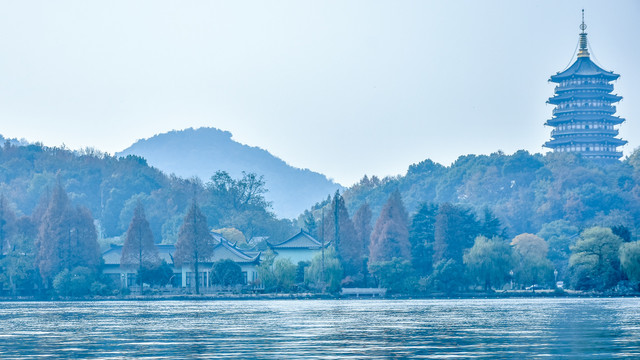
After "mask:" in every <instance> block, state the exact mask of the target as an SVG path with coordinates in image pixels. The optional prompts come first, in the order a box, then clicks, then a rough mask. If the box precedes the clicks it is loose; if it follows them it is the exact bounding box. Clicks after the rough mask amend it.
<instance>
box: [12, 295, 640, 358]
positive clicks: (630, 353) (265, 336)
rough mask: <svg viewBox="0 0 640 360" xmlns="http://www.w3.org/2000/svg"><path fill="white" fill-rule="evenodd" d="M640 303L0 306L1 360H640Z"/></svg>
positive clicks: (307, 302)
mask: <svg viewBox="0 0 640 360" xmlns="http://www.w3.org/2000/svg"><path fill="white" fill-rule="evenodd" d="M639 305H640V300H638V299H498V300H495V299H490V300H485V299H471V300H399V301H389V300H360V301H358V300H354V301H345V300H335V301H325V300H293V301H285V300H278V301H260V300H259V301H149V302H27V303H16V302H9V303H0V358H2V359H11V358H15V359H29V358H31V359H32V358H42V357H53V358H60V357H62V358H101V359H121V358H130V357H136V358H158V357H164V358H185V357H186V358H271V359H282V358H323V359H325V358H336V359H338V358H339V359H344V358H363V357H377V358H438V359H439V358H443V357H451V358H469V357H473V358H523V357H524V358H529V357H533V356H547V357H550V358H554V359H557V358H581V359H584V358H602V359H609V358H625V357H627V358H638V357H640V306H639ZM523 354H524V356H523Z"/></svg>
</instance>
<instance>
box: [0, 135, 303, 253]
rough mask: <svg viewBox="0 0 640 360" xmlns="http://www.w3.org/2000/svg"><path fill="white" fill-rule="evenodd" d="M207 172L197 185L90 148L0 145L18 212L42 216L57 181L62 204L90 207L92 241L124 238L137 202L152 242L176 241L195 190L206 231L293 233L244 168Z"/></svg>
mask: <svg viewBox="0 0 640 360" xmlns="http://www.w3.org/2000/svg"><path fill="white" fill-rule="evenodd" d="M211 173H212V174H213V177H212V178H211V179H210V180H209V181H208V182H206V183H202V182H200V181H199V180H198V179H188V180H186V179H182V178H179V177H176V176H174V175H171V176H168V175H165V174H164V173H163V172H161V171H160V170H158V169H156V168H153V167H150V166H149V165H147V162H146V160H145V159H143V158H141V157H137V156H133V155H130V156H127V157H113V156H109V155H107V154H104V153H100V152H98V151H96V150H92V149H86V150H83V151H79V152H72V151H69V150H67V149H64V148H49V147H45V146H42V145H38V144H34V145H27V146H17V145H14V144H12V143H11V142H9V141H7V142H5V144H4V146H0V194H3V195H4V197H5V198H6V200H7V202H8V203H9V204H10V205H11V207H12V208H13V209H14V210H15V213H16V214H17V216H18V217H19V216H22V215H28V216H31V215H34V216H36V217H38V216H42V213H44V210H46V203H45V204H41V199H43V198H48V197H49V195H50V194H51V192H52V191H53V190H54V188H55V187H56V184H58V183H60V184H63V185H64V189H65V191H66V192H67V194H68V196H69V201H70V202H71V203H72V204H74V205H75V206H83V207H86V208H87V209H89V211H90V213H91V214H92V216H93V217H94V219H95V220H97V221H98V224H99V226H98V232H99V233H98V237H99V238H112V237H118V236H121V235H123V234H124V233H125V232H126V231H127V229H128V227H129V223H130V221H131V219H132V217H133V212H134V209H135V207H136V206H137V204H138V203H139V202H140V203H142V205H143V206H144V208H145V209H146V212H145V215H146V219H147V221H148V222H149V226H150V228H151V230H152V233H153V234H154V240H155V242H156V243H160V242H164V243H170V244H172V243H175V242H176V240H177V235H178V229H179V228H180V225H181V222H182V219H183V218H184V215H185V213H186V211H187V209H188V206H189V203H190V201H191V199H192V198H193V197H194V195H196V196H197V197H198V199H199V202H200V205H201V208H202V211H203V213H204V215H205V216H206V217H207V218H208V219H209V225H210V226H211V227H212V228H225V227H229V228H236V229H238V230H240V231H241V232H242V233H243V234H244V236H245V237H246V238H247V239H250V238H251V237H253V236H270V237H271V238H272V239H273V240H274V241H275V240H279V241H283V240H285V239H286V238H287V237H288V236H289V235H291V234H292V233H293V231H294V229H293V227H292V224H291V222H290V221H288V220H280V219H278V218H276V216H275V215H274V214H273V212H272V211H271V207H270V204H269V203H268V202H267V201H266V200H265V199H264V195H265V193H266V191H267V189H266V187H265V183H264V180H263V179H262V178H261V177H260V176H258V175H256V174H253V173H245V174H241V176H240V178H237V179H236V178H232V177H231V176H229V174H227V173H225V172H220V171H218V172H215V169H213V170H212V171H211ZM242 196H245V198H242ZM247 196H248V197H250V198H247ZM39 204H40V205H39ZM38 212H40V214H38ZM0 236H2V234H1V233H0ZM0 246H1V245H0Z"/></svg>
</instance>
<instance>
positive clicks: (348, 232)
mask: <svg viewBox="0 0 640 360" xmlns="http://www.w3.org/2000/svg"><path fill="white" fill-rule="evenodd" d="M329 214H331V215H330V216H327V217H326V221H325V224H324V226H325V242H331V243H332V245H333V246H334V247H335V249H336V251H337V253H338V258H339V259H340V261H341V262H342V265H343V267H344V269H345V273H346V274H347V275H353V274H356V273H357V272H358V269H359V268H360V266H361V264H362V245H361V244H359V243H358V239H357V236H356V231H355V228H354V227H353V222H352V221H351V218H350V217H349V212H348V211H347V207H346V205H345V202H344V198H343V197H342V196H340V193H339V192H337V191H336V194H335V195H334V197H333V201H332V202H331V208H330V209H329Z"/></svg>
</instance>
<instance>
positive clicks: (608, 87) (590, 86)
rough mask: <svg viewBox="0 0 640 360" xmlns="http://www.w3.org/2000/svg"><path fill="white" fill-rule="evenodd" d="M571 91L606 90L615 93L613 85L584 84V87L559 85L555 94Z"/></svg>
mask: <svg viewBox="0 0 640 360" xmlns="http://www.w3.org/2000/svg"><path fill="white" fill-rule="evenodd" d="M571 90H604V91H606V92H607V93H609V92H611V91H613V84H583V85H565V86H562V85H558V86H556V87H555V89H553V91H554V92H563V91H571Z"/></svg>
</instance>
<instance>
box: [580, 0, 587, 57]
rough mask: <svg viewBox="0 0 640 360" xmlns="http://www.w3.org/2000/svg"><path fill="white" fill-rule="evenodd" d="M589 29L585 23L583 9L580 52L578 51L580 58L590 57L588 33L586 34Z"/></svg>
mask: <svg viewBox="0 0 640 360" xmlns="http://www.w3.org/2000/svg"><path fill="white" fill-rule="evenodd" d="M586 29H587V24H585V23H584V9H582V24H580V30H582V32H581V33H580V51H578V57H579V58H581V57H589V50H588V49H587V33H586V32H584V31H585V30H586Z"/></svg>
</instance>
